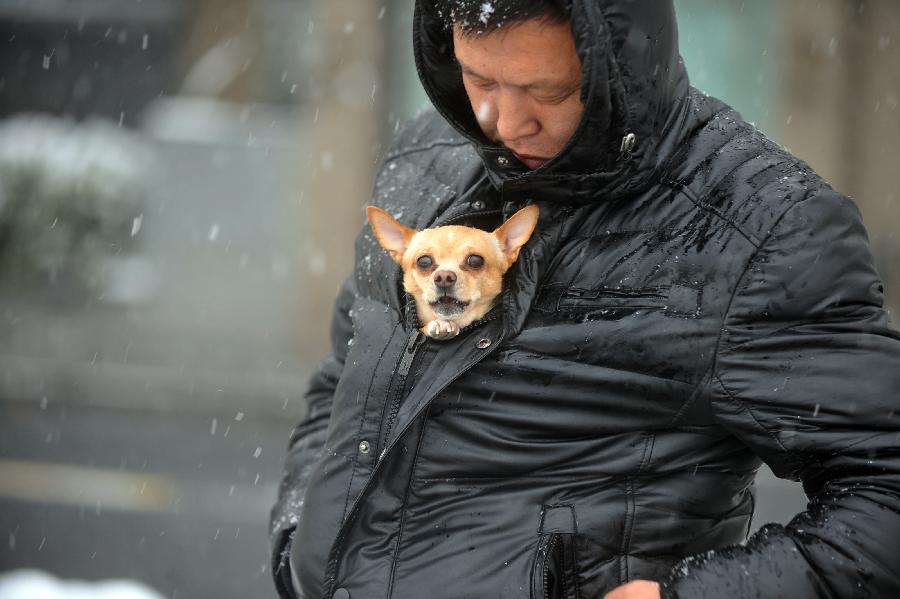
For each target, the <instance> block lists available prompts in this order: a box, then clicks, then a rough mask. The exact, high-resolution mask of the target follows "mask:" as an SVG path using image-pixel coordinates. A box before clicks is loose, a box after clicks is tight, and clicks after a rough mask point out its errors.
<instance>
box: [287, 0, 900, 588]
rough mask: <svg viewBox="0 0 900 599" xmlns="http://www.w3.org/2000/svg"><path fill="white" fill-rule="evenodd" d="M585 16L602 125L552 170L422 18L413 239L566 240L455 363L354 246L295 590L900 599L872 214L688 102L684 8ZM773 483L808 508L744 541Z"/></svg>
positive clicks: (514, 283) (302, 478)
mask: <svg viewBox="0 0 900 599" xmlns="http://www.w3.org/2000/svg"><path fill="white" fill-rule="evenodd" d="M565 5H566V10H567V11H568V12H569V15H570V20H571V23H572V29H573V32H574V35H575V39H576V46H577V49H578V52H579V56H580V58H581V61H582V65H583V85H582V100H583V103H584V105H585V112H584V117H583V120H582V122H581V123H580V126H579V128H578V130H577V132H576V133H575V135H574V136H573V138H572V140H571V141H570V143H569V144H568V146H567V147H566V148H565V149H564V150H563V151H562V152H561V154H560V155H559V156H557V157H556V158H555V159H553V160H552V161H550V162H548V163H547V164H545V165H544V166H542V167H541V168H539V169H537V170H534V171H529V170H528V169H527V168H526V167H525V166H524V165H522V164H520V163H519V162H518V161H517V160H516V158H515V156H514V155H512V154H511V153H510V152H508V151H507V150H506V149H505V148H503V147H497V146H495V145H492V144H491V143H490V142H489V141H488V140H486V139H485V138H484V136H483V135H482V134H481V133H480V131H479V128H478V127H477V124H476V122H475V119H474V117H473V115H472V113H471V109H470V108H469V103H468V101H467V99H466V96H465V92H464V90H463V88H462V85H461V81H460V76H459V71H458V67H457V65H456V63H455V61H454V60H453V50H452V39H451V37H450V35H449V32H448V31H447V29H446V28H445V27H444V25H443V22H442V20H441V19H440V18H439V16H438V15H437V14H436V11H435V8H434V7H433V0H418V2H417V10H416V17H415V22H414V27H415V29H414V40H415V53H416V61H417V65H418V69H419V74H420V77H421V79H422V82H423V84H424V86H425V88H426V90H427V92H428V93H429V95H430V96H431V99H432V101H433V103H434V104H435V106H436V108H437V113H435V112H433V111H432V112H426V113H424V114H422V115H421V116H420V117H418V118H417V119H415V120H414V121H413V122H412V123H411V124H410V125H409V126H408V127H407V128H406V130H405V131H404V133H403V134H401V135H400V136H399V138H398V140H397V141H396V143H395V145H394V147H393V149H392V150H391V152H390V153H389V154H388V156H387V157H386V159H385V161H384V164H383V166H382V168H381V170H380V173H379V174H378V177H377V180H376V185H375V195H374V197H375V200H374V201H375V203H376V204H378V205H379V206H381V207H383V208H385V209H387V210H389V211H390V212H391V213H393V214H395V215H396V216H397V217H398V218H399V219H400V220H401V221H403V222H404V223H405V224H407V225H409V226H412V227H415V228H417V229H421V228H426V227H429V226H435V225H440V224H449V223H468V224H472V225H478V226H483V227H488V228H490V227H493V226H495V225H496V224H499V222H501V220H502V219H503V218H504V217H508V216H509V215H510V214H512V213H513V212H514V211H515V210H516V209H518V208H520V207H521V206H523V205H525V204H528V203H534V204H538V205H539V206H540V208H541V220H540V222H539V225H538V228H537V230H536V232H535V234H534V235H533V236H532V238H531V240H530V241H529V243H528V244H527V245H526V247H525V248H524V249H523V251H522V254H521V255H520V257H519V260H518V262H517V263H516V265H515V266H514V267H513V269H511V271H510V272H509V273H508V276H507V280H506V281H505V285H504V292H503V301H502V304H501V307H500V309H499V310H497V311H496V312H495V313H494V314H492V315H491V318H488V319H486V321H485V322H482V323H480V324H479V325H478V326H475V327H472V328H471V329H470V330H467V331H464V332H463V333H462V334H460V335H459V336H458V337H456V338H454V339H452V340H450V341H433V340H425V339H423V338H422V336H421V335H419V334H418V333H417V332H416V330H415V326H416V323H415V320H414V316H413V314H414V310H411V309H410V304H409V301H408V298H406V297H404V296H403V294H402V290H401V287H400V271H399V268H398V267H397V265H396V264H395V263H394V262H393V261H392V260H391V259H390V258H389V257H388V256H387V254H386V253H385V252H384V251H383V250H382V249H381V248H380V246H378V244H377V242H376V241H375V239H374V236H373V234H372V232H371V230H370V229H369V228H366V229H365V230H364V231H363V232H362V234H361V235H360V236H359V238H358V239H357V242H356V259H357V262H356V268H355V271H354V272H353V273H352V275H351V276H350V277H349V278H348V279H347V281H346V283H345V285H344V286H343V288H342V290H341V293H340V295H339V297H338V300H337V303H336V306H335V312H334V319H333V328H332V344H333V348H332V353H331V355H330V356H329V357H328V358H327V359H326V360H325V361H324V362H323V364H322V365H321V367H320V369H319V371H318V372H317V373H316V375H315V376H314V377H313V379H312V382H311V386H310V388H309V390H308V392H307V400H308V405H309V412H308V415H307V417H306V419H305V420H304V421H303V422H302V423H301V424H300V425H299V426H298V427H297V429H296V431H295V433H294V435H293V438H292V440H291V445H290V448H289V450H288V455H287V460H286V474H285V478H284V481H283V484H282V488H281V493H280V498H279V501H278V503H277V505H276V506H275V509H274V510H273V522H272V524H273V547H274V549H273V551H274V553H273V556H274V557H273V572H274V574H275V579H276V585H277V587H278V589H279V592H280V593H281V595H282V596H283V597H294V596H300V597H305V598H307V599H313V598H315V599H319V598H327V599H330V598H331V597H344V598H346V597H353V598H356V599H359V598H371V597H394V598H413V597H423V596H425V597H429V599H459V598H462V597H469V598H492V599H497V598H509V599H514V598H515V599H521V598H522V597H532V598H536V599H537V598H543V597H552V598H567V599H576V598H578V599H589V598H590V599H593V598H598V599H599V598H600V597H602V596H603V594H604V593H606V592H608V591H610V590H611V589H613V588H615V587H616V586H618V585H620V584H622V583H624V582H626V581H629V580H633V579H649V580H657V581H660V582H661V583H662V587H661V589H662V594H663V597H666V598H676V597H677V598H680V599H701V598H710V599H713V598H715V599H720V598H723V597H729V598H733V599H744V598H776V597H787V598H790V599H806V598H810V599H811V598H818V597H822V598H825V597H829V598H830V597H840V598H850V597H868V598H873V599H878V598H885V599H888V598H891V599H893V598H897V597H900V402H898V393H900V336H898V334H897V333H896V332H895V331H894V330H893V329H892V328H890V326H889V324H888V318H887V316H886V314H885V312H884V310H883V293H882V292H883V290H882V286H881V284H880V282H879V279H878V275H877V273H876V272H875V270H874V268H873V266H872V259H871V256H870V254H869V249H868V244H867V240H866V234H865V231H864V229H863V226H862V224H861V220H860V216H859V213H858V211H857V209H856V208H855V206H854V205H853V204H852V202H851V201H849V200H848V199H847V198H845V197H844V196H842V195H840V194H839V193H836V192H835V191H833V190H832V189H831V188H830V187H829V186H828V185H827V184H826V183H825V182H823V181H822V180H821V179H820V178H819V177H818V176H817V175H816V174H815V173H814V172H812V171H811V170H810V168H809V167H808V166H807V165H805V164H804V163H803V162H801V161H800V160H798V159H797V158H795V157H793V156H791V155H790V154H789V153H787V152H786V151H785V150H784V149H782V148H780V147H779V146H777V145H776V144H774V143H772V142H771V141H769V140H768V139H766V138H765V137H764V136H763V135H762V134H761V133H760V132H758V131H757V130H755V129H754V128H753V127H752V126H750V125H748V124H747V123H745V122H744V121H743V120H741V118H740V117H739V115H737V114H736V113H735V112H734V111H733V110H731V109H730V108H729V107H727V106H725V105H724V104H722V103H721V102H719V101H717V100H715V99H713V98H709V97H706V96H704V95H703V94H701V93H699V92H697V91H696V90H694V89H692V88H691V87H690V85H689V83H688V78H687V75H686V73H685V71H684V68H683V66H682V62H681V60H680V58H679V55H678V47H677V35H676V27H675V16H674V11H673V8H672V4H671V0H569V1H568V2H566V3H565ZM762 462H765V463H767V464H768V465H769V466H770V467H771V468H772V469H773V471H774V472H775V473H776V474H777V475H779V476H781V477H784V478H788V479H791V480H798V481H802V483H803V485H804V489H805V491H806V493H807V495H808V496H809V499H810V502H809V505H808V509H807V511H805V512H804V513H802V514H799V515H798V516H797V517H796V518H795V519H794V520H793V521H792V522H791V523H790V524H789V525H787V526H780V525H769V526H766V527H764V528H763V529H761V530H760V531H759V532H758V533H756V534H755V535H753V536H752V537H751V538H750V539H746V536H747V533H748V529H749V526H750V519H751V515H752V512H753V480H754V476H755V474H756V471H757V469H758V467H759V466H760V465H761V463H762ZM691 556H693V557H691Z"/></svg>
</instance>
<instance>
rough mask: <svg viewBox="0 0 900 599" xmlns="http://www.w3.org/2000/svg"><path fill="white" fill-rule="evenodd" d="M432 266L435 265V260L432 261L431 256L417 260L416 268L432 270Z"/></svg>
mask: <svg viewBox="0 0 900 599" xmlns="http://www.w3.org/2000/svg"><path fill="white" fill-rule="evenodd" d="M432 264H434V260H432V259H431V256H422V257H421V258H419V259H418V260H416V266H418V267H419V268H431V265H432Z"/></svg>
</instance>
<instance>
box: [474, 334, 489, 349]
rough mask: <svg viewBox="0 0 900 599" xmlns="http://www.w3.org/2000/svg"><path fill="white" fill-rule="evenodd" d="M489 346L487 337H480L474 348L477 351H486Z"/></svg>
mask: <svg viewBox="0 0 900 599" xmlns="http://www.w3.org/2000/svg"><path fill="white" fill-rule="evenodd" d="M490 346H491V340H490V339H488V338H487V337H482V338H481V339H479V340H478V343H476V344H475V347H477V348H478V349H487V348H489V347H490Z"/></svg>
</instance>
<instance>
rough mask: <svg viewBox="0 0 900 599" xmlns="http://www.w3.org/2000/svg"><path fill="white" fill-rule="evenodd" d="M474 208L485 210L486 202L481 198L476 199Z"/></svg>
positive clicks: (473, 204) (473, 203)
mask: <svg viewBox="0 0 900 599" xmlns="http://www.w3.org/2000/svg"><path fill="white" fill-rule="evenodd" d="M472 208H474V209H475V210H484V202H482V201H481V200H475V201H474V202H472Z"/></svg>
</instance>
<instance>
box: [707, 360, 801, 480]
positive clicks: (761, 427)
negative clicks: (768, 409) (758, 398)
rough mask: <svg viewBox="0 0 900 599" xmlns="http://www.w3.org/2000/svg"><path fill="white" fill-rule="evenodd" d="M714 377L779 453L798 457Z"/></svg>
mask: <svg viewBox="0 0 900 599" xmlns="http://www.w3.org/2000/svg"><path fill="white" fill-rule="evenodd" d="M715 377H716V381H718V383H719V386H720V387H721V388H722V391H724V392H725V394H726V395H727V396H728V397H729V398H730V399H731V401H733V402H734V403H736V404H737V405H738V406H740V407H741V409H743V410H744V411H745V412H747V413H748V414H750V417H751V418H752V419H753V422H755V423H756V425H757V426H758V427H759V429H760V430H761V431H762V432H764V433H765V434H766V436H768V437H770V438H771V439H772V440H773V441H775V443H776V444H778V447H779V448H780V449H781V451H783V452H784V453H786V454H789V455H792V456H794V457H796V458H799V456H797V455H796V454H794V452H792V451H791V450H790V449H788V448H787V447H785V446H784V444H783V443H782V442H781V439H779V438H778V436H777V435H776V434H775V433H774V432H772V431H771V430H769V429H768V428H766V426H765V425H764V424H763V423H762V422H761V421H760V419H759V418H757V417H756V414H754V413H753V410H752V409H751V408H750V406H748V405H747V404H746V403H744V402H743V401H741V400H740V399H739V398H738V397H737V395H735V394H734V393H732V392H731V390H730V389H729V388H728V387H726V386H725V383H724V382H723V381H722V379H721V378H719V375H718V374H716V375H715ZM800 462H801V463H802V462H803V460H800Z"/></svg>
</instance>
